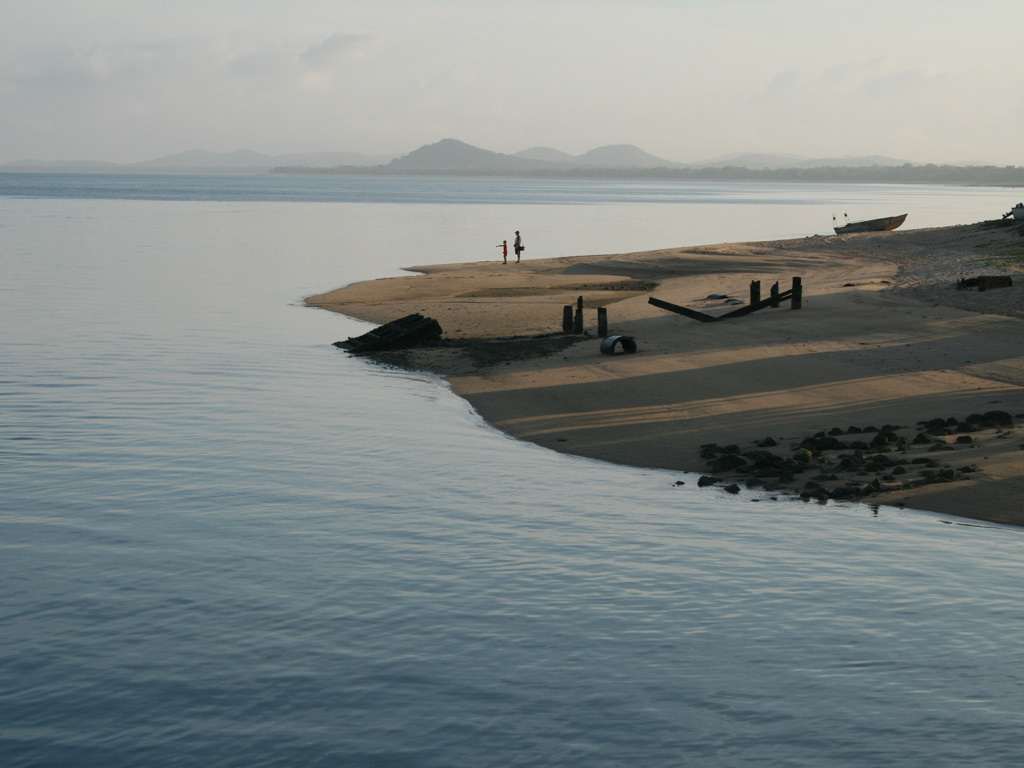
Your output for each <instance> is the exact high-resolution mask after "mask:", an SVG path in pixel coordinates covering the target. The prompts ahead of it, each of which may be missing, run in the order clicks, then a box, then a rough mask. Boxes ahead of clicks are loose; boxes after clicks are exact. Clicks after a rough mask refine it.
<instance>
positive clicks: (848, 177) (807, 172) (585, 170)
mask: <svg viewBox="0 0 1024 768" xmlns="http://www.w3.org/2000/svg"><path fill="white" fill-rule="evenodd" d="M272 173H278V174H315V175H350V176H423V175H429V176H477V177H485V176H500V177H524V178H564V179H652V180H681V181H800V182H856V183H865V184H871V183H879V184H881V183H885V184H962V185H972V186H993V187H999V186H1008V187H1019V186H1024V167H1020V166H1012V165H1010V166H993V165H979V166H960V165H934V164H928V165H915V164H912V163H906V164H904V165H897V166H881V165H873V166H865V167H845V166H821V167H815V168H744V167H739V166H725V167H692V168H691V167H684V168H592V167H561V168H524V169H503V170H501V171H495V170H485V169H471V168H465V169H457V168H451V169H438V168H416V167H414V166H412V167H410V166H404V167H394V166H392V165H374V166H336V167H333V168H310V167H300V166H281V167H277V168H274V169H273V171H272Z"/></svg>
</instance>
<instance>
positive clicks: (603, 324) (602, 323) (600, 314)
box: [597, 307, 608, 339]
mask: <svg viewBox="0 0 1024 768" xmlns="http://www.w3.org/2000/svg"><path fill="white" fill-rule="evenodd" d="M597 335H598V336H600V337H601V338H602V339H603V338H604V337H605V336H607V335H608V307H598V308H597Z"/></svg>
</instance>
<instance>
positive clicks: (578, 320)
mask: <svg viewBox="0 0 1024 768" xmlns="http://www.w3.org/2000/svg"><path fill="white" fill-rule="evenodd" d="M572 332H573V333H583V297H582V296H580V297H579V298H578V299H576V317H575V318H573V324H572Z"/></svg>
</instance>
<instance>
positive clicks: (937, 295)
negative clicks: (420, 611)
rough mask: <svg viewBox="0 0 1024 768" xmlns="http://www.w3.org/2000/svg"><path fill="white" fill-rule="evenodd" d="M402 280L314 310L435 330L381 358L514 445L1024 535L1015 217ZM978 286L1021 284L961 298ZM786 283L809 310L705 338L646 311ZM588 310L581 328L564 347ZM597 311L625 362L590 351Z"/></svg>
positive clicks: (701, 327)
mask: <svg viewBox="0 0 1024 768" xmlns="http://www.w3.org/2000/svg"><path fill="white" fill-rule="evenodd" d="M410 271H412V272H416V273H420V274H416V275H410V276H409V277H400V278H388V279H383V280H376V281H370V282H366V283H359V284H355V285H351V286H347V287H345V288H341V289H338V290H336V291H331V292H329V293H325V294H321V295H318V296H311V297H309V298H308V299H307V303H308V304H309V305H310V306H315V307H322V308H324V309H328V310H332V311H337V312H341V313H344V314H346V315H349V316H352V317H357V318H361V319H364V320H368V321H371V322H376V323H384V322H387V321H390V320H393V319H396V318H398V317H401V316H403V315H406V314H410V313H412V312H420V313H422V314H424V315H427V316H430V317H434V318H436V319H437V320H439V322H440V323H441V326H442V327H443V328H444V332H445V333H444V343H443V344H442V345H441V346H439V347H436V348H422V349H415V350H409V351H404V352H398V353H389V354H386V355H383V356H382V359H383V360H384V361H385V362H391V363H394V364H400V365H405V366H409V367H413V368H417V369H422V370H428V371H432V372H435V373H439V374H441V375H443V376H445V377H446V378H447V379H448V380H449V381H450V383H451V386H452V389H453V390H454V391H455V392H456V393H457V394H459V395H461V396H462V397H464V398H466V399H467V400H468V401H469V402H470V403H471V404H472V405H473V407H474V408H476V410H477V411H478V412H479V413H480V414H481V415H482V416H483V417H484V418H485V419H486V420H487V421H488V422H490V423H491V424H494V425H495V426H496V427H498V428H499V429H501V430H503V431H505V432H506V433H508V434H510V435H512V436H514V437H517V438H520V439H524V440H530V441H532V442H534V443H537V444H539V445H543V446H546V447H549V448H552V449H554V450H557V451H562V452H566V453H572V454H577V455H581V456H588V457H592V458H596V459H601V460H605V461H611V462H617V463H621V464H629V465H634V466H640V467H658V468H664V469H671V470H680V471H684V472H692V473H698V474H704V475H707V476H709V477H713V478H716V480H715V481H714V482H712V481H710V480H705V483H710V484H711V487H709V488H708V489H706V492H708V493H716V492H717V493H726V492H737V491H738V492H740V493H744V492H746V491H745V489H747V488H755V489H760V490H761V491H762V492H759V493H758V494H756V495H752V498H762V499H763V498H764V493H763V491H764V490H765V489H767V491H768V493H769V495H790V494H802V495H803V496H804V497H805V498H809V499H825V498H833V499H837V500H842V501H860V502H869V503H879V504H889V505H892V504H899V505H905V506H907V507H912V508H916V509H923V510H930V511H934V512H939V513H943V514H949V515H957V516H961V517H970V518H976V519H981V520H988V521H994V522H1001V523H1010V524H1014V525H1024V450H1022V449H1024V429H1022V428H1021V427H1020V426H1019V425H1021V424H1024V224H1022V223H1020V222H1012V221H993V222H982V223H979V224H973V225H965V226H956V227H943V228H935V229H923V230H907V231H899V230H897V231H894V232H885V233H865V234H857V235H846V236H842V237H837V236H829V237H808V238H802V239H798V240H782V241H768V242H754V243H730V244H722V245H713V246H699V247H693V248H685V247H684V248H676V249H668V250H661V251H652V252H645V253H631V254H618V255H592V256H573V257H567V258H561V259H546V260H537V261H524V262H522V263H520V264H511V263H510V264H507V265H506V264H502V263H501V261H500V260H499V261H496V262H484V263H476V264H452V265H435V266H425V267H411V268H410ZM979 275H1004V276H1012V277H1013V278H1014V279H1013V282H1014V285H1013V286H1011V287H1005V288H997V289H991V290H986V291H982V292H979V291H978V290H977V289H975V288H968V289H966V290H958V287H957V282H958V281H959V280H961V279H963V278H973V277H976V276H979ZM794 276H799V277H801V278H802V282H803V291H804V293H803V296H804V298H803V307H802V308H801V309H799V310H793V309H791V308H790V305H789V304H788V303H786V302H784V303H783V304H782V305H781V306H780V307H779V308H770V309H764V310H761V311H759V312H756V313H753V314H750V315H747V316H745V317H738V318H733V319H728V320H723V321H720V322H711V323H702V322H698V321H696V320H693V319H690V318H687V317H684V316H681V315H678V314H674V313H671V312H668V311H665V310H663V309H658V308H656V307H654V306H652V305H650V304H649V303H648V297H650V296H655V297H657V298H659V299H663V300H665V301H668V302H671V303H673V304H677V305H682V306H685V307H689V308H692V309H696V310H699V311H701V312H705V313H707V314H710V315H721V314H724V313H725V312H728V311H731V310H733V309H736V308H737V307H739V306H742V305H743V304H746V303H747V302H748V300H749V297H750V283H751V281H753V280H759V281H760V282H761V286H762V289H761V292H762V296H765V297H767V295H768V291H769V287H770V286H771V284H772V283H775V282H778V283H779V286H780V289H781V290H783V291H784V290H786V289H788V288H789V287H790V285H791V281H792V278H793V277H794ZM579 296H582V297H583V301H584V308H585V311H584V318H585V329H586V332H587V335H585V336H582V337H580V336H563V335H562V334H561V333H560V332H561V328H562V311H563V306H564V305H568V304H571V305H575V303H576V300H577V297H579ZM597 307H606V308H607V312H608V319H609V332H610V333H611V334H622V335H628V336H630V337H632V338H634V339H635V340H636V344H637V352H636V353H635V354H618V355H604V354H601V352H600V344H601V339H599V338H598V337H597V336H596V333H597V312H596V308H597ZM986 414H989V415H990V418H989V419H987V420H983V419H981V418H980V417H982V416H984V415H986ZM1007 416H1009V417H1010V421H1009V422H1007V421H1006V417H1007ZM939 419H941V420H942V421H943V424H942V425H941V426H940V425H939V423H938V421H937V420H939ZM926 425H927V426H926ZM851 428H852V429H851ZM815 435H817V436H818V438H817V442H813V441H812V442H805V441H806V440H807V439H808V438H813V437H814V436H815ZM826 437H828V438H831V441H829V440H824V439H823V438H826ZM773 443H774V445H773ZM711 446H715V447H711ZM828 446H832V447H828ZM765 454H771V455H772V456H774V457H775V458H768V457H766V456H765ZM729 456H739V457H740V459H739V460H737V459H735V458H725V457H729ZM776 470H778V471H776ZM773 473H774V474H773ZM680 479H681V480H685V481H686V482H694V481H695V478H683V477H681V478H680Z"/></svg>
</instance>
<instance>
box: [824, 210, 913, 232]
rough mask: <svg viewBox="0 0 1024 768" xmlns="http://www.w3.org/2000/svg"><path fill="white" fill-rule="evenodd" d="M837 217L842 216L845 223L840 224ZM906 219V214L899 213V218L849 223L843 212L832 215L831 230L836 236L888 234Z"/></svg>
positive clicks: (891, 217) (887, 217) (890, 217)
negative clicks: (865, 233)
mask: <svg viewBox="0 0 1024 768" xmlns="http://www.w3.org/2000/svg"><path fill="white" fill-rule="evenodd" d="M837 216H842V217H843V219H844V220H845V221H846V223H845V224H840V223H839V221H838V219H837V218H836V217H837ZM906 219H907V214H905V213H901V214H900V215H899V216H886V217H884V218H881V219H868V220H866V221H850V217H849V216H847V215H846V211H843V212H842V213H838V214H833V215H832V228H833V229H834V230H835V231H836V234H837V235H846V234H849V233H851V232H888V231H889V230H891V229H896V227H898V226H899V225H900V224H902V223H903V222H904V221H906Z"/></svg>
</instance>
